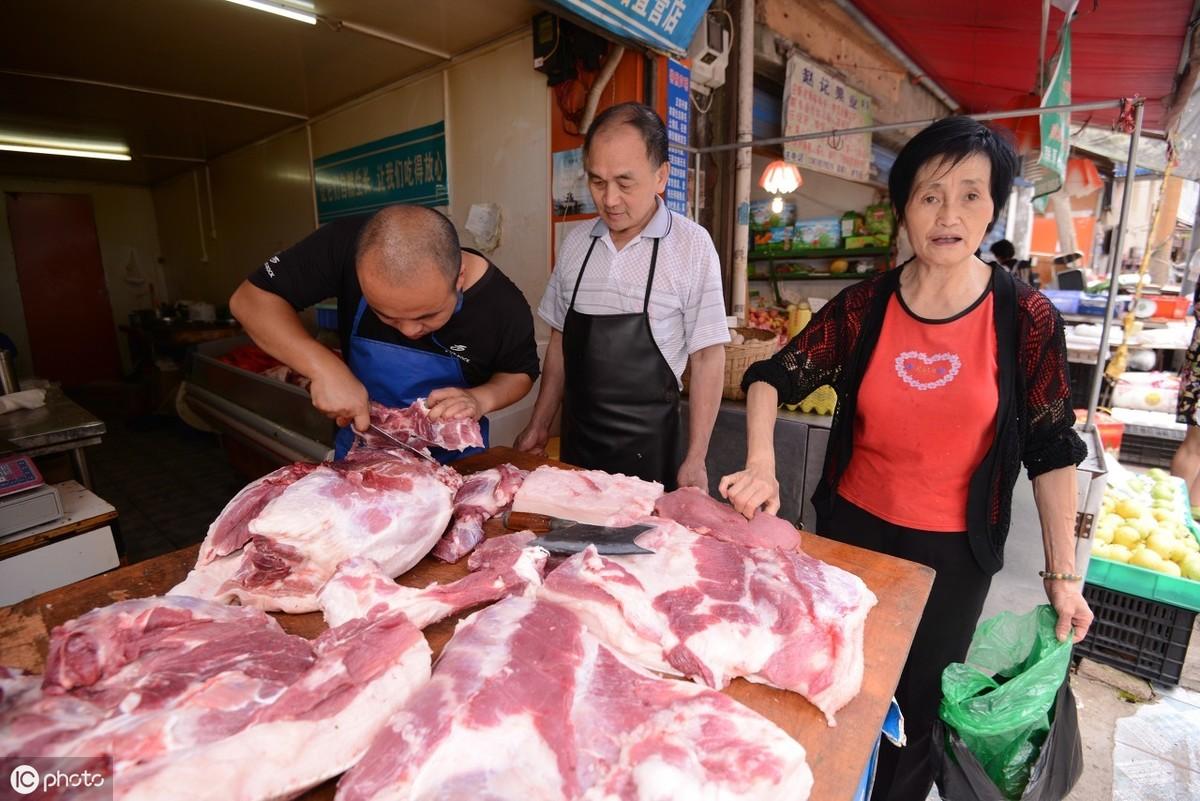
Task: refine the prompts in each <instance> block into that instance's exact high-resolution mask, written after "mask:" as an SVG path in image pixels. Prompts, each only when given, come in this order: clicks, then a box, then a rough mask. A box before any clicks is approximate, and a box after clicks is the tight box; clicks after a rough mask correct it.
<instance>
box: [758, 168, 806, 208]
mask: <svg viewBox="0 0 1200 801" xmlns="http://www.w3.org/2000/svg"><path fill="white" fill-rule="evenodd" d="M803 183H804V179H803V178H802V177H801V176H800V170H799V169H797V167H796V165H795V164H791V163H789V162H786V161H783V160H782V159H779V160H776V161H772V162H771V163H770V164H768V165H767V168H766V169H765V170H763V174H762V177H760V178H759V179H758V185H759V186H761V187H762V188H763V189H765V190H767V191H768V192H770V193H771V194H772V195H774V197H773V198H771V211H772V212H773V213H775V214H779V213H780V212H782V211H783V197H782V196H783V195H790V194H792V193H793V192H795V191H796V190H797V189H799V188H800V185H801V184H803Z"/></svg>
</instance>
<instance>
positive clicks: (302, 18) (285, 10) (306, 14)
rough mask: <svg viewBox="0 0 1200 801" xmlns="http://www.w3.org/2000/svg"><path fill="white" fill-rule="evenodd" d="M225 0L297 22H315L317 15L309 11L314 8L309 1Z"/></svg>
mask: <svg viewBox="0 0 1200 801" xmlns="http://www.w3.org/2000/svg"><path fill="white" fill-rule="evenodd" d="M226 2H228V3H236V4H237V5H239V6H245V7H246V8H253V9H255V10H257V11H265V12H267V13H268V14H278V15H279V16H281V17H287V18H288V19H294V20H296V21H297V22H307V23H308V24H309V25H316V24H317V15H316V14H313V13H311V12H312V11H315V10H316V9H315V8H314V7H313V6H312V4H311V3H303V4H301V3H277V2H271V0H226ZM293 6H300V7H301V8H303V9H308V10H307V11H303V10H300V9H298V8H293Z"/></svg>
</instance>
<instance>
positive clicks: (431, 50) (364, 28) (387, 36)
mask: <svg viewBox="0 0 1200 801" xmlns="http://www.w3.org/2000/svg"><path fill="white" fill-rule="evenodd" d="M317 19H319V20H321V21H322V22H325V23H327V24H328V25H329V26H330V27H332V28H333V29H334V30H335V31H340V30H343V29H344V30H347V31H354V32H355V33H361V34H362V35H363V36H370V37H372V38H375V39H382V40H383V41H385V42H391V43H392V44H398V45H401V46H402V47H407V48H409V49H410V50H418V51H420V52H422V53H428V54H429V55H431V56H437V57H438V58H440V59H442V60H443V61H449V60H450V57H451V55H452V54H450V53H447V52H446V51H445V50H438V49H437V48H436V47H430V46H429V45H424V44H421V43H420V42H417V41H414V40H412V39H408V38H406V37H404V36H396V35H394V34H391V33H387V32H386V31H381V30H379V29H378V28H372V27H370V26H369V25H360V24H359V23H357V22H351V21H350V20H345V19H333V18H331V17H323V16H321V15H320V14H318V15H317Z"/></svg>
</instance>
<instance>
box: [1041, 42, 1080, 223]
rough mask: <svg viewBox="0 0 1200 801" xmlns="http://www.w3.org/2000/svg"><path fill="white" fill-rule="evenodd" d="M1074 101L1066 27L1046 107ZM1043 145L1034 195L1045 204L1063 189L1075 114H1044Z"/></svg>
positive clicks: (1047, 87)
mask: <svg viewBox="0 0 1200 801" xmlns="http://www.w3.org/2000/svg"><path fill="white" fill-rule="evenodd" d="M1070 103H1071V28H1070V26H1069V25H1067V26H1065V27H1064V28H1063V31H1062V38H1061V41H1060V43H1059V46H1058V53H1057V55H1056V56H1055V59H1054V68H1053V70H1052V71H1051V73H1050V82H1049V84H1047V86H1046V93H1045V94H1044V95H1042V108H1046V107H1047V106H1066V105H1069V104H1070ZM1040 122H1041V132H1042V144H1041V148H1040V150H1041V152H1040V154H1039V156H1038V161H1037V166H1038V167H1040V168H1041V169H1039V170H1037V175H1036V176H1035V177H1034V178H1033V183H1034V195H1035V196H1036V197H1038V198H1039V199H1040V203H1041V205H1043V206H1044V205H1045V196H1046V195H1049V194H1052V193H1054V192H1057V191H1058V190H1059V189H1061V188H1062V185H1063V182H1064V181H1065V180H1066V177H1067V157H1068V156H1069V155H1070V153H1071V142H1070V132H1071V115H1070V113H1068V112H1065V111H1056V112H1054V113H1052V114H1043V115H1041V120H1040Z"/></svg>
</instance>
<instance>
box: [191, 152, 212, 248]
mask: <svg viewBox="0 0 1200 801" xmlns="http://www.w3.org/2000/svg"><path fill="white" fill-rule="evenodd" d="M192 188H193V189H195V190H196V227H197V228H199V229H200V261H201V262H203V263H204V264H208V242H206V241H205V237H204V210H203V208H202V207H201V205H200V176H199V175H198V174H197V172H196V170H192Z"/></svg>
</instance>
